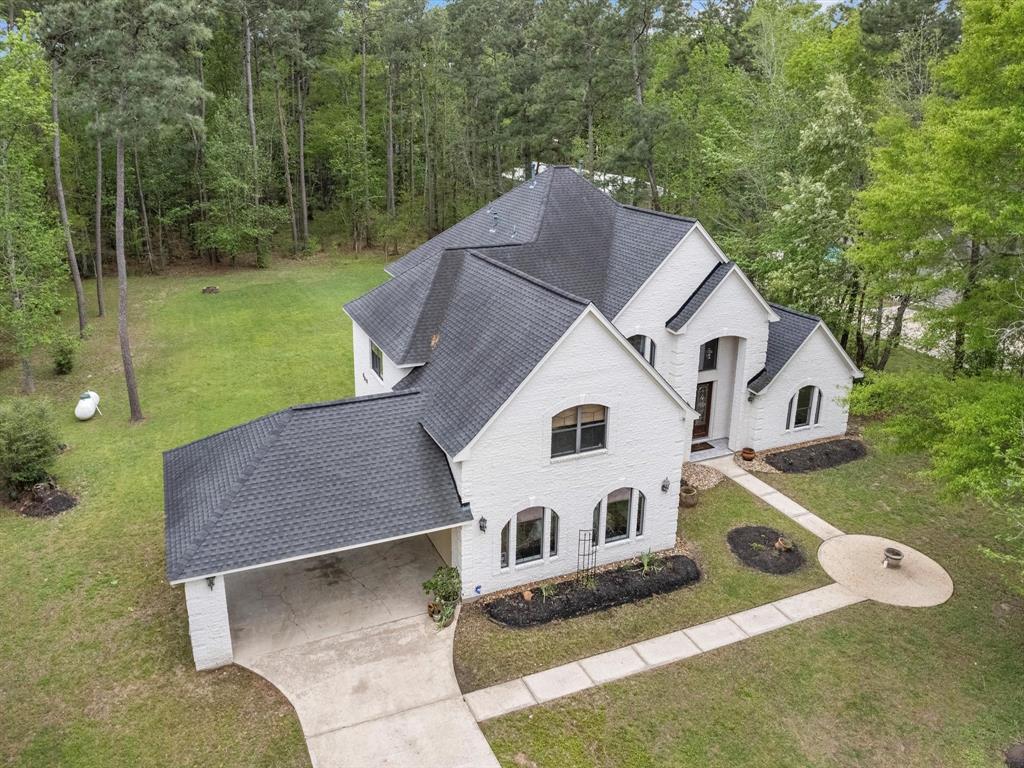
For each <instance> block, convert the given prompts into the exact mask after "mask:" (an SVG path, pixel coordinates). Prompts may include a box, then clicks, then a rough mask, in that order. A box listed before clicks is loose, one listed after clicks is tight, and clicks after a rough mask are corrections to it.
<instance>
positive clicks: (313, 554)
mask: <svg viewBox="0 0 1024 768" xmlns="http://www.w3.org/2000/svg"><path fill="white" fill-rule="evenodd" d="M474 519H475V518H474ZM472 522H473V520H467V521H466V522H464V523H454V524H452V525H442V526H441V527H439V528H429V529H427V530H424V531H415V532H413V533H403V534H402V535H401V536H389V537H388V538H386V539H375V540H373V541H367V542H365V543H363V544H350V545H349V546H347V547H335V548H334V549H325V550H322V551H320V552H310V553H309V554H308V555H295V556H294V557H285V558H282V559H281V560H270V561H268V562H265V563H256V564H255V565H246V566H244V567H242V568H232V569H231V570H228V571H214V572H212V573H204V574H202V575H201V576H188V577H186V578H183V579H173V580H170V581H169V582H168V583H169V584H170V585H171V586H172V587H175V586H177V585H178V584H184V583H185V582H186V581H198V580H199V579H209V578H213V577H216V576H227V575H229V574H232V573H241V572H243V571H255V570H256V569H257V568H270V567H271V566H274V565H284V564H285V563H294V562H295V561H296V560H308V559H309V558H312V557H323V556H324V555H333V554H334V553H335V552H347V551H348V550H350V549H362V548H363V547H372V546H375V545H377V544H387V543H388V542H389V541H398V540H399V539H411V538H412V537H413V536H426V535H427V534H428V533H437V532H438V531H447V530H451V529H453V528H462V527H463V526H466V525H469V524H470V523H472Z"/></svg>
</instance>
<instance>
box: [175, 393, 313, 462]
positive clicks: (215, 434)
mask: <svg viewBox="0 0 1024 768" xmlns="http://www.w3.org/2000/svg"><path fill="white" fill-rule="evenodd" d="M294 407H295V406H292V405H289V406H288V407H287V408H279V409H278V410H276V411H271V412H270V413H265V414H263V415H262V416H257V417H255V418H253V419H249V420H248V421H243V422H242V423H241V424H234V425H232V426H230V427H226V428H225V429H221V430H218V431H217V432H211V433H210V434H208V435H203V436H202V437H197V438H196V439H195V440H189V441H188V442H187V443H182V444H181V445H176V446H174V447H173V448H168V449H167V450H166V451H163V452H162V454H161V455H163V456H166V455H167V454H169V453H174V452H175V451H180V450H181V449H183V448H188V447H190V446H193V445H195V444H196V443H201V442H203V441H204V440H209V439H210V438H212V437H220V436H221V435H226V434H227V433H228V432H234V431H235V430H236V429H242V427H248V426H249V425H251V424H255V423H256V422H257V421H264V420H265V419H270V418H273V417H274V416H280V415H281V414H284V413H288V412H289V411H290V410H292V408H294Z"/></svg>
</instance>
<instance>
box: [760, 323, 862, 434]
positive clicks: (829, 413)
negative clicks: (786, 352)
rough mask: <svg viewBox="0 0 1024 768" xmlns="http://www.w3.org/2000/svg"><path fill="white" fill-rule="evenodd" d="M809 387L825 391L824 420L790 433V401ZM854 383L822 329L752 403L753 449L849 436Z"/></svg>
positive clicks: (847, 368)
mask: <svg viewBox="0 0 1024 768" xmlns="http://www.w3.org/2000/svg"><path fill="white" fill-rule="evenodd" d="M807 384H813V385H814V386H816V387H818V388H819V389H821V393H822V400H821V420H820V421H819V422H818V424H816V425H812V426H809V427H803V428H798V429H793V430H787V429H786V414H787V412H788V409H789V401H790V399H791V398H792V397H793V395H795V394H796V393H797V391H798V390H799V389H800V388H801V387H803V386H805V385H807ZM852 384H853V378H852V376H851V374H850V368H849V366H848V365H847V363H846V362H845V361H844V360H843V357H842V355H841V354H840V353H839V351H838V350H837V349H836V347H835V345H834V344H833V343H832V341H831V339H829V338H828V335H827V334H826V332H825V331H824V330H822V329H821V328H818V329H817V330H815V331H814V332H813V333H812V334H811V336H810V338H808V339H807V341H806V343H805V344H804V346H803V347H801V349H800V351H799V352H797V354H796V355H794V356H793V358H792V359H791V360H790V361H789V364H788V365H787V366H786V367H785V368H784V369H783V370H782V371H781V372H780V373H779V374H778V375H777V376H776V377H775V378H774V379H773V380H772V382H771V383H770V384H769V385H768V386H767V387H766V388H765V389H764V390H763V391H762V392H761V394H759V395H757V396H756V397H755V398H754V401H753V403H751V408H750V412H751V416H750V421H751V428H752V432H751V435H752V436H751V439H750V447H751V448H754V449H755V450H764V449H765V448H777V447H779V446H782V445H791V444H793V443H802V442H804V441H805V440H816V439H818V438H822V437H832V436H834V435H842V434H845V432H846V422H847V416H848V409H847V406H846V403H845V398H846V396H847V395H848V394H849V391H850V387H851V386H852Z"/></svg>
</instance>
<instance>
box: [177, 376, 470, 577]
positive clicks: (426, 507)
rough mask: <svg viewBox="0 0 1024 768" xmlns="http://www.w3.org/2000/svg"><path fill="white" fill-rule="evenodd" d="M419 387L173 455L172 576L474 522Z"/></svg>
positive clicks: (267, 424)
mask: <svg viewBox="0 0 1024 768" xmlns="http://www.w3.org/2000/svg"><path fill="white" fill-rule="evenodd" d="M425 400H426V396H425V395H422V394H420V393H418V392H415V391H407V392H404V393H389V394H385V395H371V396H368V397H358V398H351V399H349V400H340V401H336V402H332V403H321V404H314V405H304V406H296V407H294V408H289V409H287V410H284V411H280V412H278V413H274V414H271V415H269V416H265V417H263V418H260V419H256V420H255V421H251V422H249V423H248V424H243V425H241V426H238V427H234V428H233V429H229V430H227V431H225V432H221V433H219V434H216V435H211V436H210V437H206V438H203V439H202V440H197V441H196V442H194V443H190V444H188V445H184V446H181V447H180V448H175V449H174V450H170V451H167V452H166V453H164V509H165V515H166V531H165V537H166V548H167V575H168V578H169V579H170V580H171V581H179V580H183V579H189V578H197V577H200V576H206V575H211V574H217V573H223V572H226V571H231V570H235V569H239V568H246V567H250V566H256V565H261V564H265V563H269V562H275V561H278V560H284V559H288V558H295V557H302V556H304V555H311V554H315V553H317V552H324V551H329V550H333V549H340V548H344V547H349V546H354V545H359V544H366V543H370V542H373V541H379V540H381V539H386V538H392V537H397V536H405V535H412V534H415V533H418V532H422V531H427V530H432V529H436V528H442V527H446V526H452V525H458V524H460V523H463V522H466V521H468V520H470V519H471V517H472V516H471V515H470V513H469V510H468V509H466V508H464V507H463V506H462V504H461V501H460V499H459V495H458V491H457V490H456V487H455V481H454V478H453V477H452V474H451V470H450V468H449V466H448V461H447V459H446V457H445V455H444V452H443V451H442V450H441V449H440V448H439V447H438V446H437V444H436V443H435V442H434V441H433V440H432V439H431V438H430V436H429V435H427V433H426V432H425V431H424V429H423V427H422V425H421V424H420V417H421V414H422V411H423V407H424V404H425Z"/></svg>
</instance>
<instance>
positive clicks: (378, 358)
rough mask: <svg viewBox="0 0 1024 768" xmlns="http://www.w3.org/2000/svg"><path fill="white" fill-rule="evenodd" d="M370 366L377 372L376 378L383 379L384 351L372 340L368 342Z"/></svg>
mask: <svg viewBox="0 0 1024 768" xmlns="http://www.w3.org/2000/svg"><path fill="white" fill-rule="evenodd" d="M370 367H371V368H373V372H374V373H376V374H377V378H378V379H380V380H381V381H384V353H383V352H381V351H380V347H378V346H377V345H376V344H374V343H373V342H372V341H371V342H370Z"/></svg>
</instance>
